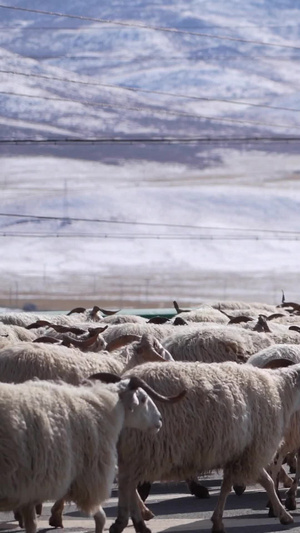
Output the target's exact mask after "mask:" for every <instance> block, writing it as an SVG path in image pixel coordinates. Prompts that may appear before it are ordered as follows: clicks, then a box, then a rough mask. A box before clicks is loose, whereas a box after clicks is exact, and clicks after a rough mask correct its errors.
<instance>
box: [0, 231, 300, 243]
mask: <svg viewBox="0 0 300 533" xmlns="http://www.w3.org/2000/svg"><path fill="white" fill-rule="evenodd" d="M0 237H10V238H11V237H22V238H39V237H42V238H64V239H65V238H71V239H74V238H75V239H77V238H87V237H88V238H89V239H116V240H124V239H125V240H138V239H142V240H164V241H165V240H169V241H179V240H180V241H182V240H183V241H195V240H197V241H199V240H200V241H276V242H278V241H299V240H300V236H299V237H296V236H295V237H287V236H285V237H276V236H274V237H261V236H258V235H226V236H225V235H223V236H221V235H163V234H159V235H158V234H152V235H151V234H148V233H147V234H142V235H139V234H113V233H111V234H108V233H102V234H95V233H69V234H68V233H57V232H56V233H55V232H54V233H25V232H24V233H22V232H11V231H9V232H1V231H0Z"/></svg>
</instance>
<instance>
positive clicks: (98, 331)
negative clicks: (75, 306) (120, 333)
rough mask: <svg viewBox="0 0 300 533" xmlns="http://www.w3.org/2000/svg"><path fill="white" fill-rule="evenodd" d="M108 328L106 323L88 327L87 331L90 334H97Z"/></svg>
mask: <svg viewBox="0 0 300 533" xmlns="http://www.w3.org/2000/svg"><path fill="white" fill-rule="evenodd" d="M107 328H108V324H107V325H106V326H102V327H100V326H98V327H96V328H88V332H89V334H90V335H99V333H103V331H105V330H106V329H107Z"/></svg>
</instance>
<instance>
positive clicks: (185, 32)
mask: <svg viewBox="0 0 300 533" xmlns="http://www.w3.org/2000/svg"><path fill="white" fill-rule="evenodd" d="M0 8H2V9H11V10H15V11H23V12H27V13H36V14H39V15H48V16H53V17H64V18H69V19H76V20H85V21H89V22H99V23H101V24H113V25H116V26H124V27H130V28H138V29H146V30H152V31H160V32H167V33H174V34H176V33H177V34H182V35H193V36H198V37H205V38H210V39H220V40H226V41H234V42H243V43H249V44H257V45H260V46H272V47H280V48H288V49H292V50H300V46H294V45H289V44H279V43H270V42H264V41H258V40H254V39H242V38H238V37H228V36H224V35H213V34H209V33H203V32H193V31H188V30H181V29H178V28H168V27H162V26H152V25H149V24H141V23H138V24H137V23H133V22H127V21H121V20H113V19H103V18H96V17H88V16H85V15H73V14H71V13H61V12H57V11H44V10H41V9H31V8H25V7H20V6H8V5H5V4H0Z"/></svg>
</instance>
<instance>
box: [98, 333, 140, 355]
mask: <svg viewBox="0 0 300 533" xmlns="http://www.w3.org/2000/svg"><path fill="white" fill-rule="evenodd" d="M140 340H141V336H140V335H121V336H120V337H117V338H116V339H113V340H112V341H110V342H109V343H108V344H107V346H106V348H105V349H106V350H107V351H108V352H113V350H118V349H119V348H122V346H126V344H130V343H131V342H135V341H140Z"/></svg>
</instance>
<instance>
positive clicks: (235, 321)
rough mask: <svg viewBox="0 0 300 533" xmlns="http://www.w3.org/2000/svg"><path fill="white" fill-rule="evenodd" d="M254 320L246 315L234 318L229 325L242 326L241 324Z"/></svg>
mask: <svg viewBox="0 0 300 533" xmlns="http://www.w3.org/2000/svg"><path fill="white" fill-rule="evenodd" d="M251 320H254V319H253V318H251V317H249V316H245V315H239V316H232V317H231V318H230V320H229V322H228V324H240V323H241V322H250V321H251Z"/></svg>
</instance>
